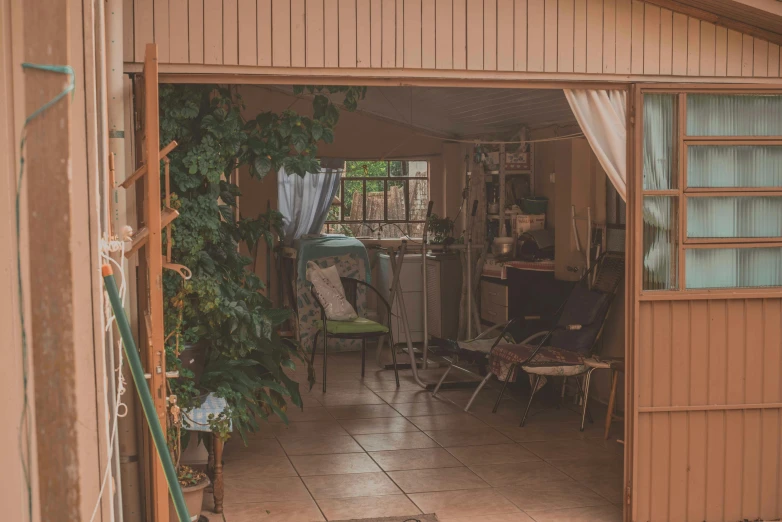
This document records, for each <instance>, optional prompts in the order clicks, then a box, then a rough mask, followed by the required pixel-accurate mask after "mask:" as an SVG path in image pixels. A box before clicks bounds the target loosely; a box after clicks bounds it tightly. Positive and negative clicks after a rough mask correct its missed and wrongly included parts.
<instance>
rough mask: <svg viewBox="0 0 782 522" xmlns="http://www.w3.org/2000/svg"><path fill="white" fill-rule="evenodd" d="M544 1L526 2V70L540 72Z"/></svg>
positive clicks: (544, 20) (533, 0)
mask: <svg viewBox="0 0 782 522" xmlns="http://www.w3.org/2000/svg"><path fill="white" fill-rule="evenodd" d="M545 23H546V15H545V3H544V0H527V70H528V71H542V70H543V61H544V48H543V44H544V42H545Z"/></svg>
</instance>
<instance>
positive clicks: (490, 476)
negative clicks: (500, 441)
mask: <svg viewBox="0 0 782 522" xmlns="http://www.w3.org/2000/svg"><path fill="white" fill-rule="evenodd" d="M470 469H471V470H472V471H473V472H475V474H476V475H478V476H479V477H481V478H482V479H483V480H485V481H486V482H488V483H489V484H491V485H492V486H493V487H495V488H497V487H500V486H511V485H520V484H529V483H539V482H547V481H552V480H567V479H568V477H567V475H565V474H564V473H562V472H561V471H559V470H558V469H557V468H555V467H554V466H552V465H551V464H549V463H547V462H543V461H541V460H537V461H533V462H524V463H521V464H519V463H513V464H492V465H489V466H470Z"/></svg>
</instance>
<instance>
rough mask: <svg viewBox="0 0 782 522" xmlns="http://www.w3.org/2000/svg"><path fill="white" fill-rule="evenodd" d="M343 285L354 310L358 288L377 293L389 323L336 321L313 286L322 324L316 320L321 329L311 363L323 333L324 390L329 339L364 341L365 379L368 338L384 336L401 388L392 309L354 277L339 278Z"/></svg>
mask: <svg viewBox="0 0 782 522" xmlns="http://www.w3.org/2000/svg"><path fill="white" fill-rule="evenodd" d="M340 280H341V281H342V286H343V288H344V290H345V298H346V299H347V301H348V302H349V303H350V304H351V306H353V309H354V310H358V307H357V306H356V304H357V297H358V289H359V287H360V286H362V287H365V288H367V289H369V290H371V291H372V292H374V295H375V297H376V298H377V302H378V305H379V304H381V303H382V304H383V305H384V306H385V309H386V314H383V315H385V317H386V318H387V323H386V324H385V325H384V324H381V323H378V322H376V321H372V320H371V319H367V318H364V317H359V318H358V319H356V320H354V321H333V320H329V319H328V318H327V317H326V309H325V308H324V306H323V303H321V302H320V299H318V295H317V293H316V292H315V288H314V287H313V288H312V289H311V290H310V291H311V293H312V296H313V298H314V299H315V302H316V303H317V304H318V307H320V321H315V325H316V326H317V327H318V331H317V332H316V333H315V337H314V339H313V341H312V354H311V356H310V357H311V359H310V364H311V365H312V364H314V363H315V349H316V347H317V346H318V336H319V335H320V334H321V333H323V391H324V392H325V391H326V367H327V359H328V357H327V352H328V344H329V338H330V337H332V338H335V339H361V377H362V378H363V377H364V369H365V366H366V351H367V339H379V338H381V337H383V336H386V335H387V336H388V341H389V346H391V347H392V349H391V357H392V360H393V363H394V377H395V378H396V387H397V388H399V372H398V370H397V367H396V350H394V349H393V346H394V341H393V337H392V336H391V307H390V306H389V304H388V301H386V300H385V299H384V298H383V296H382V295H380V292H378V291H377V289H376V288H375V287H373V286H372V285H370V284H369V283H367V282H365V281H361V280H359V279H355V278H353V277H340ZM380 316H381V314H380V311H378V317H380Z"/></svg>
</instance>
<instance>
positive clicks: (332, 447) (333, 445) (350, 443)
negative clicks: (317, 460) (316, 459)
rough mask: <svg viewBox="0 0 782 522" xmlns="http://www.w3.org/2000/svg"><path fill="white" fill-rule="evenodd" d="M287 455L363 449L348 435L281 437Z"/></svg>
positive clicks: (350, 451) (359, 451)
mask: <svg viewBox="0 0 782 522" xmlns="http://www.w3.org/2000/svg"><path fill="white" fill-rule="evenodd" d="M281 443H282V447H283V448H284V449H285V453H287V454H288V455H326V454H331V453H361V452H362V451H363V450H362V449H361V446H359V445H358V443H357V442H356V441H355V440H353V437H350V436H349V435H345V436H339V437H320V436H314V437H302V438H296V439H293V438H284V439H281Z"/></svg>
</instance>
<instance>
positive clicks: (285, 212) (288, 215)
mask: <svg viewBox="0 0 782 522" xmlns="http://www.w3.org/2000/svg"><path fill="white" fill-rule="evenodd" d="M342 164H343V165H344V160H343V162H342ZM341 173H342V170H341V169H329V168H321V169H320V172H318V173H311V172H308V173H307V174H305V175H304V176H303V177H302V176H298V175H296V174H290V175H289V174H288V173H286V172H285V169H280V172H278V173H277V195H278V198H279V207H280V213H282V228H283V235H284V237H285V242H286V243H289V244H290V243H292V242H293V241H294V240H296V239H298V238H300V237H301V236H304V235H307V234H319V233H320V231H321V229H322V228H323V223H325V222H326V216H327V215H328V212H329V207H331V204H332V202H333V201H334V196H336V195H337V190H338V189H339V181H340V176H341Z"/></svg>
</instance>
